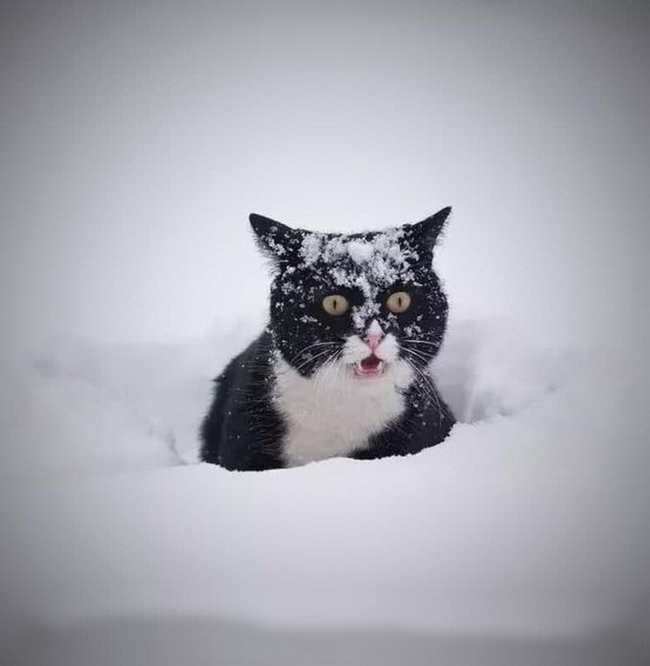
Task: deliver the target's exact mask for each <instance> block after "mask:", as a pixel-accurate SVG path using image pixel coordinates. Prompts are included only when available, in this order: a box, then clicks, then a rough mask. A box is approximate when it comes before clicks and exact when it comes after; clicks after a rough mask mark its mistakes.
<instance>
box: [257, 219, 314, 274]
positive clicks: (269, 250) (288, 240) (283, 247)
mask: <svg viewBox="0 0 650 666" xmlns="http://www.w3.org/2000/svg"><path fill="white" fill-rule="evenodd" d="M248 219H249V220H250V223H251V227H252V228H253V231H254V232H255V239H256V241H257V245H258V247H259V248H260V250H261V251H262V252H263V253H264V255H265V256H267V257H268V258H269V259H271V260H272V261H273V262H274V263H275V264H280V263H283V262H286V261H289V260H290V257H291V256H292V254H293V253H294V252H295V251H296V250H297V249H298V248H299V246H300V243H301V242H302V237H301V235H300V231H299V230H297V229H292V228H291V227H288V226H287V225H286V224H282V223H281V222H276V220H272V219H271V218H270V217H264V215H257V213H251V214H250V216H249V218H248Z"/></svg>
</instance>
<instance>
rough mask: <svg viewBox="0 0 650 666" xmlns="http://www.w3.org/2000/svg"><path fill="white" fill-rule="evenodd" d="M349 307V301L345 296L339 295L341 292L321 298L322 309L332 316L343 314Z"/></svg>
mask: <svg viewBox="0 0 650 666" xmlns="http://www.w3.org/2000/svg"><path fill="white" fill-rule="evenodd" d="M349 307H350V302H349V301H348V299H347V298H346V297H345V296H341V294H332V295H330V296H325V298H324V299H323V310H325V312H327V314H328V315H332V316H333V317H338V316H339V315H342V314H345V313H346V312H347V311H348V308H349Z"/></svg>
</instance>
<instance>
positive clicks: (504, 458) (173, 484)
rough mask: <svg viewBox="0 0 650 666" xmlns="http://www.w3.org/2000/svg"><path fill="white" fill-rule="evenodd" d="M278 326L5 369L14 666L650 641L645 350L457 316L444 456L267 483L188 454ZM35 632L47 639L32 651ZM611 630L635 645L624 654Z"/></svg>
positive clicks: (4, 549) (6, 556)
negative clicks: (248, 354) (216, 381)
mask: <svg viewBox="0 0 650 666" xmlns="http://www.w3.org/2000/svg"><path fill="white" fill-rule="evenodd" d="M257 325H259V322H254V321H251V322H248V323H247V324H244V323H243V322H238V323H237V324H236V325H232V326H230V327H224V328H222V329H221V330H217V331H215V333H214V334H213V335H212V336H211V337H210V339H207V340H197V341H193V342H187V343H185V344H180V343H179V344H177V345H168V346H165V347H163V346H160V347H157V348H154V347H147V346H141V347H134V346H131V347H127V346H124V347H119V346H116V347H113V348H103V347H95V348H93V347H88V346H86V347H83V348H81V347H78V348H75V347H73V346H71V347H69V348H68V349H67V350H66V351H65V353H63V352H61V351H60V350H59V351H58V352H57V353H56V354H50V355H42V356H41V358H40V359H39V361H38V363H37V364H35V365H34V364H32V365H29V366H22V367H21V366H18V365H17V364H14V367H13V368H12V370H11V374H10V375H8V374H5V379H7V380H8V381H7V382H6V384H5V392H6V396H5V398H6V399H3V401H2V432H3V436H4V438H5V441H6V442H8V443H9V444H10V446H9V447H7V451H6V454H5V459H4V461H3V467H2V477H3V478H4V482H3V485H2V490H1V491H0V492H1V493H2V506H3V507H5V508H6V510H5V512H4V514H3V517H2V524H1V525H0V527H1V528H2V533H3V534H5V535H6V534H11V535H12V537H11V539H3V540H2V543H1V545H0V555H1V557H2V562H3V568H2V579H1V580H0V589H1V590H2V592H3V595H4V596H5V598H6V599H10V600H11V599H13V600H15V603H10V604H5V605H4V609H3V611H2V612H3V617H2V620H3V624H4V626H5V627H6V640H7V641H8V642H9V643H10V646H11V647H10V649H11V650H12V652H11V651H10V652H9V654H10V655H18V656H21V655H22V656H21V658H24V659H25V661H23V662H14V663H29V664H40V663H48V664H50V665H52V664H62V665H63V664H66V666H69V665H70V664H81V663H84V660H85V659H87V658H88V657H87V656H86V657H85V656H84V654H86V653H85V652H84V650H91V651H97V650H98V649H99V647H98V646H101V645H104V644H105V648H104V650H105V651H108V653H111V651H112V650H113V649H117V648H116V646H117V645H118V644H119V645H120V646H121V647H119V649H120V650H123V651H124V654H125V655H126V656H125V657H124V662H120V663H136V661H134V660H135V659H136V658H138V659H140V658H142V659H145V657H142V655H148V654H150V651H151V650H154V651H155V653H156V655H157V656H156V658H155V659H156V663H158V664H170V666H171V664H174V663H177V662H175V661H174V660H175V659H178V650H179V649H180V648H179V647H178V646H177V647H176V648H175V649H172V650H164V651H162V652H160V653H159V650H160V646H161V645H163V644H165V643H166V641H170V642H171V643H180V644H181V645H186V650H187V652H186V653H185V654H186V657H185V658H186V661H184V662H183V663H188V664H198V663H207V662H204V661H203V659H206V656H205V652H203V651H201V650H198V648H197V647H196V646H193V644H192V643H193V640H194V639H195V640H200V641H202V642H203V643H205V642H206V640H207V645H209V646H210V650H212V652H211V653H210V654H212V655H217V657H219V658H223V659H224V660H226V661H223V662H220V661H218V660H217V661H216V662H214V663H240V662H241V663H247V662H246V657H245V655H246V654H248V653H247V649H249V648H247V647H246V646H247V645H249V644H250V643H251V641H253V642H255V641H256V640H257V641H258V643H255V644H256V645H258V648H257V652H256V657H255V658H256V659H257V661H255V662H254V663H269V664H271V663H277V662H275V661H274V659H276V658H277V659H280V661H282V662H283V663H311V662H310V661H309V660H308V659H307V660H306V657H305V652H304V648H303V647H301V646H302V641H303V640H305V641H306V640H307V637H309V636H311V635H312V633H313V637H312V639H310V640H312V641H316V642H318V641H321V642H324V643H325V644H326V645H328V646H329V647H324V648H323V649H326V650H335V651H336V650H343V652H344V654H347V653H346V652H345V649H344V646H345V645H347V643H346V640H348V639H346V638H345V637H346V635H347V634H346V632H347V631H349V630H350V628H352V627H356V628H357V629H356V630H355V632H354V633H353V634H351V636H352V638H351V639H350V640H353V641H357V642H358V643H359V646H357V647H358V648H359V649H361V648H362V647H363V646H365V645H366V644H368V645H371V646H372V647H370V648H367V649H365V648H364V650H362V653H363V655H365V656H363V655H362V656H358V658H357V659H356V661H355V660H352V661H350V662H349V663H393V662H392V661H391V659H390V657H389V656H387V655H389V654H390V647H388V648H386V649H388V653H386V654H384V651H383V650H380V649H379V646H381V645H383V643H382V641H384V642H386V645H388V646H390V645H398V644H400V641H405V642H406V643H407V644H408V645H410V646H411V647H410V648H409V649H408V650H406V652H405V653H404V659H406V662H405V663H427V658H426V655H427V654H429V652H428V651H430V650H434V651H438V650H443V652H444V651H445V650H449V651H450V652H449V654H450V655H451V656H450V659H451V660H452V661H451V663H454V662H453V659H458V658H460V657H458V654H465V652H463V651H469V653H468V654H470V655H478V654H483V653H484V649H483V647H482V645H483V643H482V641H486V640H487V641H488V645H491V646H492V648H491V649H494V650H495V651H496V652H495V655H496V656H494V657H493V658H494V663H499V660H502V659H503V658H505V657H504V655H506V656H507V655H510V654H511V652H512V651H513V650H514V651H515V652H516V650H518V649H520V648H519V647H517V646H519V645H520V643H519V642H520V641H525V642H524V645H527V646H529V649H530V650H531V653H530V654H534V653H535V650H540V654H542V655H548V654H549V650H550V651H551V653H552V651H553V650H559V651H560V654H564V652H563V650H564V651H568V652H567V654H573V655H574V657H573V659H574V661H571V663H572V664H573V663H590V664H591V663H599V662H598V661H595V662H594V661H593V660H594V659H596V658H597V657H598V655H601V656H602V654H609V653H608V652H607V649H613V648H612V645H618V644H617V643H616V641H617V640H619V638H620V640H621V641H623V644H624V645H625V646H626V649H628V648H629V645H632V646H633V648H634V650H637V649H638V650H640V649H641V647H640V646H641V640H642V637H643V635H644V633H643V632H644V631H645V630H646V629H647V628H648V627H647V612H646V611H647V598H648V597H647V591H648V589H649V585H650V577H649V574H648V571H649V570H648V567H647V558H648V553H649V552H650V550H649V540H648V522H647V503H648V500H649V499H650V492H649V491H648V484H647V465H648V458H649V457H648V452H647V442H648V441H649V434H650V433H649V432H648V426H647V423H646V421H645V419H644V418H640V415H641V414H643V413H644V409H645V396H647V374H645V372H644V369H643V368H642V367H639V366H638V364H637V363H635V362H634V360H633V359H632V358H631V357H630V356H629V355H626V354H624V353H623V352H620V351H619V352H615V351H614V350H609V351H605V350H593V351H584V350H583V351H580V352H578V351H575V350H573V351H572V350H564V351H551V350H545V349H540V348H536V347H534V346H533V345H531V344H530V343H528V342H527V341H526V340H525V339H523V338H522V337H520V336H518V335H517V334H516V333H514V332H513V330H512V327H511V326H510V325H509V323H508V322H507V321H503V322H488V321H462V320H461V321H455V322H453V325H452V327H451V329H450V334H449V337H448V340H447V344H446V346H445V349H444V350H443V352H442V354H441V356H440V358H439V361H438V363H437V366H436V374H437V377H438V380H439V382H440V386H441V388H442V390H443V392H444V394H445V397H446V398H447V400H448V401H449V402H450V404H451V405H452V406H453V408H454V409H455V411H456V412H457V414H458V415H459V417H460V418H461V419H462V421H463V422H462V423H459V424H458V425H457V426H456V427H455V428H454V430H453V431H452V434H451V436H450V437H449V438H448V440H447V441H446V442H444V443H443V444H441V445H439V446H437V447H434V448H432V449H429V450H426V451H424V452H422V453H421V454H419V455H417V456H411V457H406V458H393V459H385V460H380V461H374V462H360V461H352V460H347V459H332V460H330V461H325V462H321V463H316V464H312V465H308V466H306V467H301V468H294V469H290V470H278V471H272V472H266V473H230V472H226V471H225V470H222V469H220V468H218V467H215V466H210V465H205V464H181V461H182V460H184V461H188V462H190V463H191V461H192V460H193V459H194V454H195V450H196V438H195V436H194V435H195V427H196V425H197V423H198V420H199V418H200V415H201V413H202V410H203V409H204V408H205V407H206V406H207V402H208V395H209V384H210V382H209V379H210V376H211V374H212V371H213V369H216V368H217V367H218V366H219V364H220V363H222V362H223V361H225V360H226V359H227V358H228V357H229V355H230V354H231V353H232V348H233V347H239V346H240V345H243V344H245V343H246V341H247V339H248V337H247V335H245V334H244V331H249V332H250V333H252V332H253V331H254V330H256V326H257ZM7 456H8V457H7ZM644 613H646V614H644ZM128 618H132V620H131V619H128ZM35 623H36V625H35ZM34 626H42V628H43V631H44V633H43V634H42V640H41V642H38V641H37V642H36V643H33V642H32V643H29V642H25V641H26V640H27V639H26V638H25V639H23V640H21V639H20V638H19V637H20V636H21V635H23V634H22V633H21V632H22V631H24V630H25V629H29V628H30V627H32V628H33V627H34ZM129 627H130V629H129ZM134 627H139V629H137V630H135V629H134ZM156 627H158V629H156ZM161 628H164V630H163V629H161ZM210 628H212V629H210ZM215 631H216V632H219V631H223V632H224V633H225V634H226V635H227V636H229V638H228V639H222V640H221V641H215V639H214V638H212V639H210V638H209V636H211V635H213V634H214V632H215ZM129 632H132V635H131V634H130V633H129ZM259 632H262V633H264V632H270V633H269V635H270V636H271V637H274V638H272V639H270V638H264V636H262V637H259V636H258V633H259ZM291 632H294V633H291ZM310 632H312V633H310ZM323 632H330V633H325V634H323ZM368 632H370V633H368ZM373 632H377V638H376V639H375V638H372V636H374V635H375V633H373ZM598 632H601V633H602V632H605V633H606V635H607V636H611V637H612V638H611V640H608V641H605V648H607V649H606V650H605V651H604V652H603V648H602V647H601V646H600V644H599V642H598V641H599V640H601V639H599V638H597V634H598ZM621 632H623V633H621ZM294 634H295V635H294ZM28 636H29V634H28ZM107 636H113V641H114V642H115V646H114V647H111V645H112V642H111V640H109V638H107ZM256 636H257V638H255V637H256ZM325 636H330V638H329V639H327V640H326V638H325ZM145 637H146V638H145ZM174 637H175V638H174ZM192 637H194V639H192ZM237 637H239V638H237ZM9 639H12V640H11V641H9ZM224 640H225V644H226V645H229V647H225V646H224V645H222V643H223V641H224ZM268 640H273V641H278V647H277V649H278V650H280V652H279V653H274V652H273V651H271V652H269V653H265V652H264V650H263V649H261V644H260V643H259V641H261V643H262V644H265V643H264V641H268ZM152 646H153V647H152ZM156 646H157V647H156ZM459 651H460V652H459ZM102 654H104V656H103V657H101V658H100V661H99V662H98V663H111V662H110V661H109V660H108V657H107V656H106V654H105V653H104V652H102ZM278 654H281V655H282V657H278ZM486 654H491V653H490V652H489V651H488V653H486ZM524 654H527V653H526V652H524ZM635 654H636V653H635ZM57 655H58V656H57ZM61 655H63V656H61ZM242 655H243V656H242ZM273 655H275V656H273ZM418 655H420V656H419V657H418ZM422 655H424V656H422ZM454 655H456V656H454ZM575 655H577V656H575ZM16 658H18V657H16ZM146 658H147V659H149V658H150V659H153V657H150V656H149V657H146ZM333 658H334V657H333ZM338 658H340V659H343V657H337V659H338ZM345 658H347V659H351V658H350V656H349V655H348V656H347V657H345ZM474 658H477V657H476V656H475V657H474ZM484 658H485V659H487V662H481V663H493V662H492V661H490V659H492V657H489V658H488V657H484ZM619 658H621V659H622V660H621V661H618V662H617V663H636V662H634V661H625V658H622V657H620V655H619ZM102 659H103V660H104V661H102ZM228 659H230V660H231V661H228ZM531 659H532V657H531ZM93 663H95V662H93ZM137 663H140V662H137ZM145 663H149V662H148V661H147V662H145ZM344 663H348V662H345V660H344ZM518 663H526V662H525V661H524V662H518ZM529 663H537V662H535V661H534V660H532V661H530V662H529Z"/></svg>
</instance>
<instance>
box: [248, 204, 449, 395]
mask: <svg viewBox="0 0 650 666" xmlns="http://www.w3.org/2000/svg"><path fill="white" fill-rule="evenodd" d="M450 211H451V209H450V208H444V209H442V210H441V211H439V212H438V213H436V214H435V215H433V216H431V217H429V218H427V219H426V220H424V221H422V222H419V223H417V224H411V225H404V226H401V227H397V228H394V229H387V230H385V231H373V232H368V233H358V234H331V233H329V234H328V233H318V232H311V231H305V230H303V229H291V228H289V227H287V226H286V225H284V224H281V223H279V222H275V221H274V220H271V219H269V218H266V217H262V216H260V215H251V216H250V221H251V225H252V227H253V230H254V232H255V234H256V237H257V240H258V244H259V245H260V247H261V249H262V251H263V252H264V254H265V255H266V256H267V257H269V258H270V260H271V262H272V267H273V281H272V283H271V312H270V326H269V329H270V331H271V334H272V336H273V339H274V342H275V344H276V347H277V349H278V350H279V353H280V355H281V357H282V361H283V363H286V364H288V365H289V366H290V367H291V368H293V369H294V370H295V371H296V372H298V373H299V374H300V375H302V376H303V377H307V378H308V377H312V376H314V375H316V374H320V375H325V374H328V378H329V381H338V380H341V381H348V380H353V381H357V380H358V381H359V382H361V383H362V384H366V385H367V384H368V383H371V382H377V381H384V382H385V381H389V382H393V383H394V384H396V385H397V384H405V383H408V382H409V381H411V380H412V378H413V376H414V373H417V372H422V371H423V369H424V368H425V366H426V365H427V364H428V363H429V362H430V361H431V360H432V359H433V357H434V356H435V354H436V353H437V351H438V349H439V347H440V345H441V343H442V338H443V335H444V332H445V327H446V322H447V310H448V306H447V299H446V297H445V295H444V293H443V291H442V288H441V285H440V281H439V279H438V276H437V275H436V274H435V272H434V271H433V268H432V259H433V247H434V245H435V242H436V240H437V238H438V235H439V233H440V231H441V230H442V228H443V226H444V223H445V220H446V219H447V216H448V215H449V213H450ZM330 370H334V372H328V371H330ZM359 385H361V384H359Z"/></svg>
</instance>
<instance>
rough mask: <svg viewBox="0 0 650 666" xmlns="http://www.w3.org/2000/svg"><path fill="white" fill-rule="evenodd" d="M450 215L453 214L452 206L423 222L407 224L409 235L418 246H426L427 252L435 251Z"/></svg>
mask: <svg viewBox="0 0 650 666" xmlns="http://www.w3.org/2000/svg"><path fill="white" fill-rule="evenodd" d="M449 213H451V206H447V207H446V208H443V209H442V210H439V211H438V212H437V213H435V214H434V215H431V216H430V217H427V219H426V220H422V222H417V223H416V224H407V225H406V230H407V234H408V235H409V236H410V237H411V238H412V240H413V242H415V243H416V244H418V245H420V246H423V245H424V246H425V247H426V249H427V250H433V247H434V246H435V244H436V242H437V240H438V237H439V236H440V232H441V231H442V230H443V229H444V228H445V222H446V221H447V218H448V217H449Z"/></svg>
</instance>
